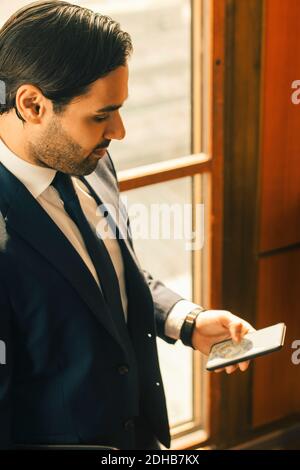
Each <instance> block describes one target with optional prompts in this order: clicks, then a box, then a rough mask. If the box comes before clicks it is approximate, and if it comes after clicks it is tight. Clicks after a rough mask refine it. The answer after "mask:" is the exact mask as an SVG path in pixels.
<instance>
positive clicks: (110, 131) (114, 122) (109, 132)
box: [103, 111, 126, 140]
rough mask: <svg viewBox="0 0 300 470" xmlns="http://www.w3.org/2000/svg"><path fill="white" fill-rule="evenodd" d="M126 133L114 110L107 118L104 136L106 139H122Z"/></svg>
mask: <svg viewBox="0 0 300 470" xmlns="http://www.w3.org/2000/svg"><path fill="white" fill-rule="evenodd" d="M125 135H126V130H125V127H124V124H123V120H122V118H121V116H120V113H119V112H118V111H116V112H114V116H113V118H112V119H110V120H109V125H108V127H107V128H106V130H105V133H104V136H103V137H104V138H105V139H107V140H113V139H115V140H122V139H124V137H125Z"/></svg>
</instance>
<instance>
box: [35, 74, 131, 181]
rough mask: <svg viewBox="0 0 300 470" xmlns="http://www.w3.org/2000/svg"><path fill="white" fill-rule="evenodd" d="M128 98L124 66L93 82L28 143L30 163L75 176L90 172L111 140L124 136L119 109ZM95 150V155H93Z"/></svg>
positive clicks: (51, 115)
mask: <svg viewBox="0 0 300 470" xmlns="http://www.w3.org/2000/svg"><path fill="white" fill-rule="evenodd" d="M127 97H128V66H127V65H126V66H120V67H118V68H117V69H115V70H114V71H112V72H111V73H109V75H107V76H106V77H104V78H101V79H99V80H96V81H95V82H94V83H93V84H92V87H91V89H90V91H89V92H88V93H87V94H85V95H82V96H79V97H76V98H74V100H72V102H71V103H70V104H69V105H68V106H67V107H66V109H65V110H64V111H63V113H61V114H55V113H53V111H52V112H51V113H50V115H48V117H47V119H45V121H44V123H43V125H42V127H40V128H39V130H38V132H35V133H34V138H29V139H28V141H27V152H28V155H29V157H30V160H31V161H32V162H35V163H37V164H39V165H41V166H45V167H50V168H54V169H56V170H59V171H62V172H64V173H68V174H71V175H75V176H80V175H88V174H90V173H92V172H93V171H94V170H95V168H96V166H97V163H98V161H99V159H100V158H101V157H103V156H104V155H105V148H107V147H108V145H109V143H110V141H111V140H113V139H118V140H120V139H123V138H124V137H125V129H124V126H123V122H122V119H121V116H120V114H119V111H118V109H119V108H120V107H121V106H122V104H123V103H124V101H125V100H126V99H127ZM35 130H36V129H35ZM97 147H98V150H97V152H98V153H93V152H94V150H95V149H96V148H97ZM99 147H100V148H101V149H100V150H99Z"/></svg>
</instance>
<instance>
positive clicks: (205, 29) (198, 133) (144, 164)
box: [78, 0, 210, 442]
mask: <svg viewBox="0 0 300 470" xmlns="http://www.w3.org/2000/svg"><path fill="white" fill-rule="evenodd" d="M78 3H80V4H81V5H84V6H88V7H90V8H91V9H93V10H95V11H99V12H100V13H103V14H108V15H109V16H111V17H112V18H114V19H115V20H117V21H119V22H120V24H121V27H122V29H124V30H126V31H128V32H129V33H130V35H131V36H132V39H133V46H134V53H133V56H132V58H131V59H130V62H129V70H130V72H129V75H130V78H129V100H128V101H127V102H126V103H125V106H124V108H122V110H121V115H122V117H123V120H124V123H125V127H126V131H127V135H126V138H125V140H124V141H122V142H112V143H111V146H110V149H111V155H112V158H113V160H114V162H115V164H116V168H117V171H118V176H119V180H120V186H121V190H122V197H123V198H126V203H127V207H128V209H129V215H130V218H131V224H132V231H133V237H134V244H135V248H136V251H137V254H138V256H139V259H140V261H141V263H142V265H143V267H144V268H145V269H147V270H148V271H149V272H150V273H151V274H152V275H153V276H155V277H157V278H159V279H160V280H162V281H163V282H164V283H165V284H166V285H167V286H168V287H170V288H172V289H174V290H175V291H177V292H178V293H180V294H182V295H183V296H184V297H185V298H187V299H189V300H193V301H195V302H196V303H200V304H201V303H202V304H207V302H208V286H207V285H206V284H207V279H208V251H209V250H208V243H205V244H204V248H203V246H202V245H201V243H200V246H198V248H193V249H187V248H186V241H187V240H186V235H185V237H181V238H178V239H175V237H174V234H171V236H169V238H168V237H166V238H164V237H163V236H162V233H159V229H158V228H157V224H158V222H159V221H161V219H159V218H156V223H155V224H153V223H152V224H150V225H151V227H152V228H153V227H154V226H155V229H157V233H156V237H155V236H153V234H152V236H151V235H150V236H149V233H148V235H147V233H145V236H144V237H143V236H142V234H141V226H140V224H139V221H138V215H137V212H138V206H140V205H142V206H143V208H144V209H145V210H147V214H148V216H149V214H150V213H151V215H152V211H151V208H152V207H153V206H156V205H158V206H159V205H160V204H164V205H166V206H168V207H169V208H170V207H171V206H173V205H176V204H177V205H179V206H180V207H181V208H183V207H184V206H187V207H189V208H190V213H189V215H187V214H185V217H184V220H183V222H182V223H181V224H180V223H179V224H178V226H180V225H181V228H185V229H186V233H187V232H188V233H192V232H193V230H195V228H196V229H197V231H198V232H200V231H201V227H199V226H197V224H199V220H198V219H199V214H200V213H201V210H199V211H198V209H199V208H200V209H201V207H203V206H204V217H205V220H206V222H208V218H209V200H210V198H209V194H210V158H209V156H208V133H209V129H208V126H207V123H208V120H209V106H208V103H209V87H208V81H209V80H208V78H209V77H208V71H209V60H210V54H209V41H208V38H209V18H210V11H209V9H210V2H209V1H206V0H203V1H202V0H200V1H198V0H196V1H192V0H164V1H163V2H162V1H161V0H138V1H133V0H128V1H126V2H125V1H119V0H102V1H99V0H98V1H93V2H92V1H89V2H82V1H81V2H78ZM201 205H202V206H201ZM131 208H133V210H131ZM134 208H135V209H136V210H135V209H134ZM179 212H180V211H179ZM173 216H174V214H173ZM165 217H166V215H165ZM200 218H201V216H200ZM136 222H137V223H136ZM202 222H203V220H202ZM174 223H175V222H174V220H173V221H172V222H171V224H170V227H171V228H173V229H174ZM204 227H205V230H206V233H205V236H206V235H207V234H208V232H209V230H208V223H206V224H205V225H204ZM143 228H144V229H145V227H143ZM148 229H149V227H148ZM146 232H147V230H146ZM171 232H172V229H171ZM157 341H158V349H159V359H160V366H161V369H162V375H163V379H164V386H165V391H166V398H167V405H168V411H169V420H170V424H171V432H172V436H173V438H174V439H175V438H178V437H181V438H182V439H184V436H186V437H187V439H188V437H189V436H190V435H191V433H192V432H195V434H197V432H198V434H197V435H198V441H200V440H201V437H199V436H201V435H202V436H203V435H204V432H203V430H204V429H205V421H206V419H205V418H206V416H205V413H204V410H205V408H206V406H205V405H206V403H205V398H206V393H205V374H204V373H203V369H204V368H203V363H202V361H203V359H202V357H201V355H200V353H198V352H194V351H193V350H192V349H190V348H186V347H185V346H183V345H182V343H181V342H180V341H178V342H177V343H176V345H175V346H173V345H169V344H167V343H165V342H164V341H162V340H160V339H159V338H158V340H157ZM175 391H176V392H175ZM201 432H202V434H201ZM187 442H188V441H187Z"/></svg>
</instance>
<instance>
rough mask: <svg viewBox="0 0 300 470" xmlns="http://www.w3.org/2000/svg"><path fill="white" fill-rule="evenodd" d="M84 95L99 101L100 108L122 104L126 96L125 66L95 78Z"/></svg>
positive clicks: (126, 76) (126, 77)
mask: <svg viewBox="0 0 300 470" xmlns="http://www.w3.org/2000/svg"><path fill="white" fill-rule="evenodd" d="M86 97H87V98H90V99H92V100H93V101H96V102H97V103H99V107H100V108H103V107H106V106H109V105H112V104H116V105H118V104H122V103H123V102H124V101H125V100H126V99H127V98H128V72H127V70H126V69H125V67H118V69H116V70H113V71H112V72H110V73H109V74H108V75H106V76H105V77H102V78H99V79H98V80H96V81H95V82H94V83H93V84H92V86H91V88H90V90H89V92H88V93H87V95H86Z"/></svg>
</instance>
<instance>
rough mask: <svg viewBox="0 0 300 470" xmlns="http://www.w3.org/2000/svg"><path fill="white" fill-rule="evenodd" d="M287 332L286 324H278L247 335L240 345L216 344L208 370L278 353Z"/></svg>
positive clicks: (210, 357) (231, 343) (231, 342)
mask: <svg viewBox="0 0 300 470" xmlns="http://www.w3.org/2000/svg"><path fill="white" fill-rule="evenodd" d="M285 331H286V326H285V324H284V323H277V324H276V325H272V326H269V327H267V328H263V329H261V330H256V331H253V332H251V333H247V334H246V335H245V336H244V337H243V339H242V340H241V342H240V343H234V342H233V341H232V340H231V339H228V340H225V341H222V342H220V343H216V344H214V345H213V346H212V348H211V351H210V354H209V357H208V361H207V364H206V369H207V370H215V369H220V368H223V367H226V366H229V365H233V364H237V363H238V362H243V361H247V360H249V359H253V358H255V357H258V356H262V355H264V354H268V353H271V352H273V351H278V350H279V349H280V348H281V347H282V346H283V344H284V337H285Z"/></svg>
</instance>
